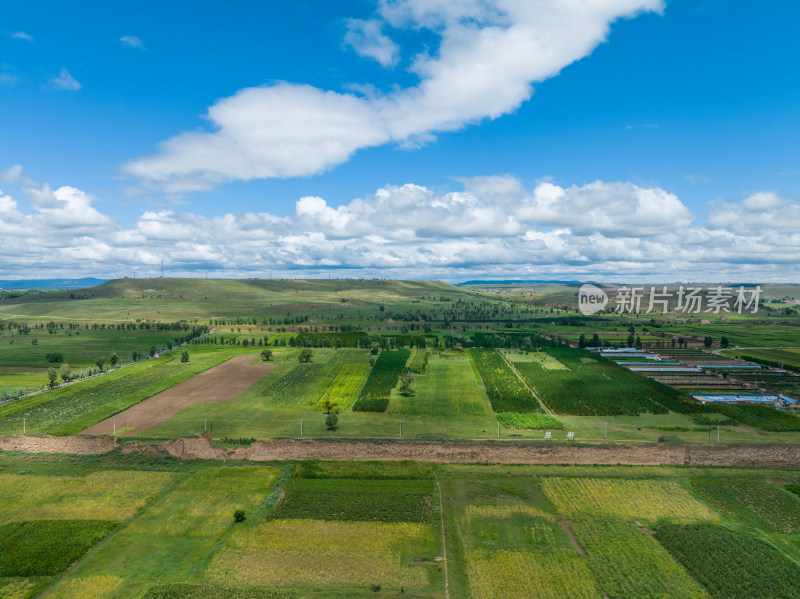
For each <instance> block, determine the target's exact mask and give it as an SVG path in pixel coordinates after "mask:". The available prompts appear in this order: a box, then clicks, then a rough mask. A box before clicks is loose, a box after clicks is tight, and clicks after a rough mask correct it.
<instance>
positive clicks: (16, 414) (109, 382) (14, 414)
mask: <svg viewBox="0 0 800 599" xmlns="http://www.w3.org/2000/svg"><path fill="white" fill-rule="evenodd" d="M232 355H234V354H232V353H230V352H228V351H209V350H207V349H205V346H198V347H196V348H192V358H191V359H190V361H189V362H187V363H182V362H181V361H180V355H179V354H178V352H177V351H174V352H172V353H170V354H167V355H165V356H163V357H160V358H157V359H152V360H145V361H143V362H139V363H137V364H133V365H131V366H126V367H124V368H119V369H117V370H114V371H111V372H107V373H105V374H101V375H97V376H94V377H91V378H89V379H85V380H82V381H77V382H74V383H70V384H69V385H65V386H63V387H60V388H57V389H54V390H52V391H47V392H44V393H40V394H38V395H33V396H29V397H26V398H22V399H18V400H15V401H12V402H9V403H6V404H2V405H0V434H19V433H20V432H21V431H22V426H23V419H25V427H26V429H27V432H29V433H47V434H52V435H74V434H77V433H80V432H81V431H83V430H85V429H86V428H88V427H90V426H92V425H93V424H96V423H98V422H100V421H101V420H104V419H105V418H108V417H109V416H113V415H114V414H116V413H117V412H120V411H122V410H124V409H126V408H128V407H130V406H131V405H133V404H135V403H138V402H140V401H142V400H143V399H146V398H148V397H150V396H152V395H155V394H156V393H159V392H160V391H163V390H165V389H168V388H170V387H172V386H174V385H176V384H178V383H180V382H182V381H185V380H187V379H189V378H191V377H193V376H194V375H196V374H198V373H199V372H202V371H204V370H207V369H208V368H211V367H212V366H216V365H217V364H219V363H221V362H223V361H224V360H226V359H228V358H230V357H231V356H232Z"/></svg>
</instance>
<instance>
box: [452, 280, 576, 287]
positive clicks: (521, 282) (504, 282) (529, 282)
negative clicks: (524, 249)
mask: <svg viewBox="0 0 800 599" xmlns="http://www.w3.org/2000/svg"><path fill="white" fill-rule="evenodd" d="M547 283H553V284H558V285H580V284H581V281H549V280H547V281H546V280H544V279H536V280H533V279H531V280H521V279H506V280H502V281H488V280H485V281H484V280H478V281H464V282H463V283H456V285H459V286H466V285H542V284H547Z"/></svg>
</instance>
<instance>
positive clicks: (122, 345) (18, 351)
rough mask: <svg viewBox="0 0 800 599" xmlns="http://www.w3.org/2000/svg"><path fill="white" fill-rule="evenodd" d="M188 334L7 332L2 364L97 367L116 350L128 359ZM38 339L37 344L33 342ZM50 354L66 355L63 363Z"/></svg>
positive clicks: (1, 343)
mask: <svg viewBox="0 0 800 599" xmlns="http://www.w3.org/2000/svg"><path fill="white" fill-rule="evenodd" d="M185 334H186V331H147V330H144V331H141V330H136V331H118V330H116V329H110V328H107V329H103V330H93V329H89V330H86V329H83V328H81V329H78V330H74V331H68V330H66V329H56V333H55V334H53V335H51V334H48V332H47V329H44V330H41V329H35V330H33V331H31V332H30V333H28V334H27V335H22V334H17V335H14V337H11V336H10V335H9V334H8V333H7V332H6V333H5V334H4V335H2V336H0V365H2V366H28V367H37V368H47V367H49V366H55V367H56V368H58V367H59V366H61V364H62V363H66V364H69V365H70V366H72V367H73V368H85V367H86V366H94V361H95V359H97V358H105V359H106V362H108V359H109V356H111V354H112V352H116V353H117V354H118V355H119V357H120V359H121V360H123V361H128V360H130V358H131V354H132V352H134V351H136V352H138V353H140V354H145V355H146V354H147V353H148V352H149V351H150V347H151V346H153V345H155V346H156V347H164V346H166V344H167V342H170V341H171V342H174V339H175V337H181V336H183V335H185ZM34 339H36V341H37V343H36V345H34V344H33V340H34ZM12 340H13V343H12ZM50 353H61V354H63V357H64V360H63V362H58V363H55V364H54V363H51V362H48V361H47V359H46V356H47V354H50ZM3 377H4V373H3V372H2V371H0V384H2V383H1V382H2V380H3Z"/></svg>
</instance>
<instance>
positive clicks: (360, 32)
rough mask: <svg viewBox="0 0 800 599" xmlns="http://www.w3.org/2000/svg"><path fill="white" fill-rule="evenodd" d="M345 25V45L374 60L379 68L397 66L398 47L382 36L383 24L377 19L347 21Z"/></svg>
mask: <svg viewBox="0 0 800 599" xmlns="http://www.w3.org/2000/svg"><path fill="white" fill-rule="evenodd" d="M346 25H347V32H346V33H345V35H344V43H345V45H347V46H350V47H351V48H353V50H355V51H356V52H357V53H358V54H359V55H361V56H365V57H367V58H372V59H373V60H376V61H377V62H379V63H380V64H381V66H384V67H391V66H394V65H395V64H397V59H398V57H399V54H400V46H398V45H397V44H396V43H395V42H394V41H392V40H391V39H390V38H389V37H387V36H386V35H384V34H383V31H381V30H382V28H383V22H381V21H379V20H377V19H366V20H364V19H348V20H347V22H346Z"/></svg>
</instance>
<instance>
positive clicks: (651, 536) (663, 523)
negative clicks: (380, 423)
mask: <svg viewBox="0 0 800 599" xmlns="http://www.w3.org/2000/svg"><path fill="white" fill-rule="evenodd" d="M0 479H2V480H0V483H1V484H0V527H2V528H3V530H4V531H8V532H9V534H5V535H4V536H3V538H2V539H0V545H2V546H3V547H4V551H3V552H2V555H0V568H3V569H2V570H0V592H2V594H3V596H9V597H14V596H19V597H27V596H29V595H30V594H31V593H33V594H35V593H36V592H37V591H41V590H44V592H43V594H42V596H45V597H62V598H65V599H66V598H71V599H82V598H83V597H97V598H106V597H114V598H117V597H120V598H128V597H130V598H133V597H141V596H142V595H145V594H146V595H145V596H147V597H152V598H166V599H172V598H174V597H194V596H197V597H200V596H208V597H212V598H213V597H221V598H227V597H245V598H246V597H254V598H267V599H270V598H271V599H288V598H294V599H306V598H308V599H311V598H317V599H319V598H322V597H330V598H333V597H352V596H373V593H376V594H378V596H390V597H394V596H397V595H401V593H400V592H399V589H400V587H401V586H402V587H403V590H404V592H403V593H402V595H403V596H408V597H415V598H422V597H426V598H429V599H433V598H439V599H444V597H445V594H444V587H445V582H447V584H448V586H449V593H450V596H451V597H459V598H461V597H463V598H465V599H472V598H481V599H482V598H488V597H491V598H494V597H497V598H501V597H502V598H504V599H505V598H509V599H513V598H515V597H520V598H525V599H528V598H530V599H538V598H557V597H564V596H569V597H591V598H597V599H601V598H602V597H603V596H604V595H605V596H608V597H623V598H627V597H630V598H638V597H676V598H677V597H728V596H743V597H744V596H754V597H768V596H776V597H784V596H791V595H787V594H786V593H787V591H786V589H794V588H795V586H794V585H795V584H796V581H797V580H798V578H797V576H798V574H800V547H798V546H797V545H796V544H794V543H793V541H794V540H795V537H796V533H794V532H791V531H788V530H781V529H778V528H772V529H769V530H766V529H765V528H763V527H762V528H759V526H761V524H760V522H762V521H761V520H758V518H761V517H763V515H764V513H763V512H762V513H761V516H758V517H757V518H755V519H753V518H750V517H748V515H747V510H748V509H753V508H752V506H751V507H748V505H750V504H749V503H748V502H747V501H742V502H740V504H739V505H738V507H737V508H736V510H735V511H718V510H720V507H719V505H720V504H719V503H718V500H717V499H714V502H713V503H707V502H706V500H705V499H704V497H705V495H704V494H703V495H701V494H698V493H697V491H696V485H697V484H698V483H697V481H703V482H704V483H707V484H710V485H716V486H718V487H719V488H725V489H728V490H731V493H735V489H738V488H742V487H746V486H748V485H751V486H753V489H756V488H757V487H758V486H759V485H762V486H763V485H768V486H770V487H771V488H774V489H775V492H776V493H785V494H786V496H787V497H788V498H789V499H790V500H791V501H790V502H788V503H781V504H780V505H781V507H780V510H779V511H778V512H776V513H775V518H776V522H778V521H779V520H781V521H788V520H791V519H792V518H794V519H796V518H797V517H798V515H800V498H797V497H793V496H792V495H790V494H789V493H788V492H787V491H786V490H784V489H783V485H787V484H795V485H796V484H798V483H800V475H798V472H797V470H768V469H762V470H756V469H741V468H689V467H680V466H678V467H648V466H643V467H637V466H606V467H597V466H508V465H501V466H481V465H435V464H426V463H413V462H316V461H314V462H303V463H300V464H296V465H295V464H291V463H284V464H281V465H279V466H275V465H272V464H256V463H251V464H242V463H237V462H230V463H223V462H203V461H198V460H194V461H186V462H180V461H178V460H175V459H173V458H169V457H164V456H154V457H146V456H142V455H127V456H126V455H123V454H122V453H121V452H113V453H111V454H108V455H105V456H99V457H94V456H92V457H78V456H48V455H40V456H29V455H23V454H17V453H13V452H2V453H0ZM758 488H760V487H758ZM440 496H441V499H442V502H441V503H440V500H439V498H440ZM752 496H753V497H756V496H757V490H754V491H753V495H752ZM773 499H774V498H773ZM769 501H770V503H774V502H773V500H772V499H770V500H769ZM236 510H242V511H243V512H244V520H243V521H241V522H237V521H236V519H235V518H234V512H235V511H236ZM754 513H755V512H754ZM87 521H99V522H101V523H102V524H99V523H98V524H89V523H88V522H87ZM42 522H45V523H47V524H39V523H42ZM37 527H38V528H39V529H40V530H41V532H40V533H27V534H25V535H23V534H22V533H21V531H23V532H24V531H26V530H34V529H35V528H37ZM730 527H736V528H735V530H734V529H733V528H730ZM45 530H46V532H45ZM22 538H25V539H27V541H28V542H29V543H31V544H30V545H25V547H26V550H25V551H21V550H19V547H22V546H20V545H19V543H20V542H21V541H20V540H21V539H22ZM33 543H35V544H33ZM34 546H35V547H40V548H41V549H42V550H45V549H46V548H48V547H51V546H57V547H58V549H57V550H55V551H53V550H51V549H46V550H47V553H46V556H47V557H46V558H45V559H41V560H36V561H35V564H36V568H37V569H36V570H35V571H34V570H30V569H29V570H24V569H22V568H20V566H19V564H23V563H26V562H25V560H26V559H28V558H30V556H33V555H35V553H34V552H33V547H34ZM15 547H17V548H16V549H15ZM92 547H93V548H92ZM720 551H722V552H723V553H724V555H726V556H727V557H728V558H729V559H726V560H720V559H713V556H715V555H719V554H720ZM445 553H446V555H447V575H446V576H447V578H445V570H444V568H443V565H442V563H441V562H437V561H436V559H435V558H437V557H438V556H443V555H444V554H445ZM737 556H738V557H737ZM59 560H61V561H59ZM64 560H69V562H65V561H64ZM72 562H75V563H74V564H73V565H71V566H70V567H69V568H67V569H66V570H64V567H63V565H64V564H65V563H67V565H69V563H72ZM27 563H34V562H31V560H30V559H28V562H27ZM697 563H702V564H706V565H705V566H704V567H703V568H702V569H698V568H697V567H696V564H697ZM8 564H12V565H13V564H17V565H14V566H13V567H14V568H16V569H9V566H8ZM748 564H749V565H748ZM755 564H758V565H757V566H756V565H755ZM745 572H751V573H753V575H752V576H748V577H746V579H745V578H743V576H745V574H744V573H745ZM764 573H767V574H769V576H765V575H764ZM730 581H738V582H741V583H742V584H743V585H744V586H742V589H746V590H747V591H748V592H750V593H751V594H749V595H748V594H746V593H745V594H741V595H735V594H730V593H731V592H732V591H730V588H731V587H730V584H731V582H730ZM743 581H744V582H743ZM378 586H380V589H381V590H380V591H376V590H373V589H376V588H378ZM12 591H13V592H14V593H19V595H13V594H12ZM792 592H793V591H792ZM726 593H728V594H726Z"/></svg>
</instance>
